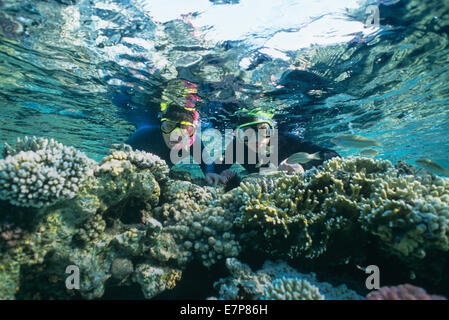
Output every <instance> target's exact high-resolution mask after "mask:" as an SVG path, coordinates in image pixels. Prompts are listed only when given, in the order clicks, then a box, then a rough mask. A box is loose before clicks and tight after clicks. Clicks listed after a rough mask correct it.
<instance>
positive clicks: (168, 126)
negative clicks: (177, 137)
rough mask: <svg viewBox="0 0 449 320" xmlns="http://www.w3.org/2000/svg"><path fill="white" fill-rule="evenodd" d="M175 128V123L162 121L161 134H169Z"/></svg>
mask: <svg viewBox="0 0 449 320" xmlns="http://www.w3.org/2000/svg"><path fill="white" fill-rule="evenodd" d="M175 128H176V122H171V121H167V120H165V121H163V122H162V123H161V130H162V132H163V133H170V132H172V131H173V130H174V129H175Z"/></svg>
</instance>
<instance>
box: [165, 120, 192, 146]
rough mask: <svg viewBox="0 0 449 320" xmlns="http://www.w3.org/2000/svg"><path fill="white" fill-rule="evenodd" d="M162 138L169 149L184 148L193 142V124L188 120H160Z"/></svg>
mask: <svg viewBox="0 0 449 320" xmlns="http://www.w3.org/2000/svg"><path fill="white" fill-rule="evenodd" d="M161 131H162V138H163V139H164V142H165V145H166V146H167V147H168V148H169V149H186V148H188V147H190V146H191V145H192V143H193V140H194V136H195V134H196V129H195V125H194V124H193V123H191V122H188V121H180V122H178V121H173V120H170V119H166V118H163V119H162V120H161Z"/></svg>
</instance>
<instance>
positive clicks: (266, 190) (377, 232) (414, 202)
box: [220, 157, 449, 259]
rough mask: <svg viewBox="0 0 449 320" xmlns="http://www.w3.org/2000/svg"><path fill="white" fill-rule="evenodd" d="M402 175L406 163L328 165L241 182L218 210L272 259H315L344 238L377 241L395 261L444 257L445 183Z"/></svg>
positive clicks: (448, 195) (448, 185) (448, 205)
mask: <svg viewBox="0 0 449 320" xmlns="http://www.w3.org/2000/svg"><path fill="white" fill-rule="evenodd" d="M403 172H406V171H404V164H403V163H401V164H400V166H399V167H398V168H396V167H394V166H393V165H392V164H391V163H390V162H389V161H384V160H373V159H368V158H352V157H350V158H346V159H341V158H333V159H331V160H328V161H326V162H325V163H324V164H323V166H322V167H320V169H312V170H309V171H307V172H306V173H305V174H304V175H303V176H301V175H297V174H294V175H281V176H279V177H277V176H275V177H272V178H269V179H263V178H259V179H256V180H248V181H245V182H243V183H242V184H241V185H240V187H238V188H237V189H235V190H233V191H231V192H229V193H228V194H225V195H224V196H223V197H222V198H221V200H220V205H222V206H223V207H224V208H225V209H226V210H229V211H230V212H232V213H233V214H234V216H235V225H237V226H239V227H240V228H241V229H242V230H243V231H244V232H247V233H248V234H254V235H256V236H259V237H260V236H261V235H262V236H263V237H262V239H260V240H259V241H256V243H260V249H261V250H263V251H265V252H268V253H270V254H273V255H286V256H288V257H296V256H304V257H308V258H315V257H318V256H320V255H322V254H323V253H324V252H326V250H327V248H328V246H329V244H331V243H332V240H334V239H335V238H336V235H337V234H340V235H341V234H345V233H346V234H352V235H353V236H355V235H359V236H360V238H361V239H363V238H364V237H366V235H370V236H374V237H377V238H378V239H380V241H381V243H382V246H383V248H384V249H385V250H389V251H391V252H393V253H395V254H396V255H398V256H400V257H407V256H413V257H415V258H418V259H420V258H423V257H424V256H425V254H426V250H429V249H430V250H434V249H437V250H443V251H447V250H448V234H447V230H448V221H449V220H448V219H449V215H448V213H449V201H448V200H449V179H446V178H440V177H436V176H434V175H431V174H423V175H414V176H412V175H407V174H404V173H403ZM261 181H262V182H261ZM251 231H253V232H252V233H251Z"/></svg>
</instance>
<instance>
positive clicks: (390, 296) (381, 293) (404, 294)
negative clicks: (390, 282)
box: [366, 284, 447, 300]
mask: <svg viewBox="0 0 449 320" xmlns="http://www.w3.org/2000/svg"><path fill="white" fill-rule="evenodd" d="M366 299H367V300H447V299H446V298H445V297H443V296H437V295H429V294H428V293H427V292H426V290H424V289H423V288H420V287H415V286H413V285H411V284H401V285H399V286H392V287H382V288H380V289H379V290H376V291H372V292H370V293H368V295H367V296H366Z"/></svg>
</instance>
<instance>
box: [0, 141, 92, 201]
mask: <svg viewBox="0 0 449 320" xmlns="http://www.w3.org/2000/svg"><path fill="white" fill-rule="evenodd" d="M3 156H4V157H5V159H1V160H0V199H2V200H8V201H9V202H10V203H11V204H13V205H16V206H22V207H37V208H40V207H43V206H47V205H51V204H54V203H56V202H57V201H60V200H65V199H70V198H73V197H75V195H76V193H77V192H78V190H79V188H80V186H81V185H82V184H83V182H84V181H85V180H86V178H87V177H89V176H92V175H93V167H94V165H95V163H94V162H93V161H92V160H90V159H89V158H88V157H87V156H86V155H85V154H84V153H82V152H80V151H78V150H76V149H75V148H73V147H66V146H63V145H62V144H61V143H58V142H56V141H54V140H53V139H50V140H47V139H44V138H35V137H33V138H32V139H28V137H25V138H24V140H21V139H17V146H16V148H12V147H10V146H9V145H8V144H5V148H4V150H3Z"/></svg>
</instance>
